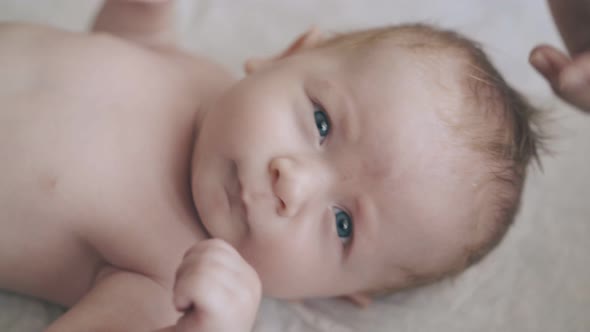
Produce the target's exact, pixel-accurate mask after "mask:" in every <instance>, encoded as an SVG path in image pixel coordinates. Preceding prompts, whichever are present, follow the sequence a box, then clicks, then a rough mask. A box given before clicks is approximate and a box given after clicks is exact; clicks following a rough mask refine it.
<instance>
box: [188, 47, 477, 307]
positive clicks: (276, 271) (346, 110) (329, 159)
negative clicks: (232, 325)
mask: <svg viewBox="0 0 590 332" xmlns="http://www.w3.org/2000/svg"><path fill="white" fill-rule="evenodd" d="M380 53H385V52H375V54H372V55H371V54H369V55H365V56H360V55H338V54H335V53H334V52H332V51H328V50H315V51H309V52H304V53H301V54H298V55H294V56H291V57H289V58H286V59H284V60H281V61H279V62H276V63H274V64H271V65H270V66H268V67H266V68H263V69H261V70H259V71H258V72H256V73H254V74H252V75H250V76H248V77H246V78H245V79H243V80H242V81H240V82H238V83H237V84H236V85H235V86H233V88H231V89H230V90H228V91H227V93H226V94H225V95H224V96H222V97H221V98H220V100H218V102H217V103H216V104H214V105H212V106H211V109H209V110H208V113H207V115H206V116H205V118H204V120H203V121H202V125H201V127H200V128H199V134H198V137H197V142H196V145H195V151H194V156H193V166H192V167H193V168H192V172H193V180H192V189H193V194H194V200H195V204H196V207H197V209H198V211H199V214H200V217H201V220H202V223H203V225H204V226H205V228H206V229H207V230H208V231H209V233H210V234H211V236H213V237H218V238H222V239H224V240H226V241H228V242H229V243H231V244H232V245H234V246H235V247H236V248H237V249H238V251H239V252H240V253H241V254H242V255H243V257H244V258H245V259H246V260H247V261H248V262H249V263H250V264H251V265H252V266H253V267H254V268H255V269H256V270H257V272H258V273H259V275H260V277H261V280H262V284H263V288H264V292H265V294H267V295H270V296H276V297H282V298H304V297H315V296H335V295H346V294H352V293H355V292H360V291H363V290H367V289H374V288H380V287H384V286H393V287H403V286H404V285H407V284H408V283H409V281H410V279H411V278H412V277H413V276H414V275H416V274H422V273H431V272H436V271H439V270H444V269H445V268H446V267H448V266H449V265H450V264H452V263H453V262H455V260H456V259H457V258H458V257H460V256H462V255H464V254H465V252H464V245H465V238H466V237H468V236H469V229H470V228H469V227H468V224H469V222H468V221H467V220H470V218H471V217H472V209H471V208H470V206H472V205H473V195H472V190H471V183H472V179H471V178H468V177H469V176H468V175H465V174H464V171H465V170H466V169H468V167H467V166H466V165H467V164H468V163H469V162H470V161H469V160H468V159H469V157H468V155H463V154H462V153H460V152H459V151H460V150H462V149H460V148H459V145H460V144H459V143H458V142H457V140H456V139H455V138H454V137H455V136H456V135H454V134H453V133H452V132H451V130H450V129H449V128H448V125H447V124H446V123H444V122H443V121H442V120H441V118H440V114H441V112H442V113H444V112H447V113H449V114H452V113H453V112H454V111H453V110H456V109H457V108H459V107H461V100H462V92H461V91H460V90H461V89H460V88H459V87H458V84H457V83H456V82H455V79H456V75H453V74H456V73H455V72H454V70H455V69H456V68H455V67H454V66H453V65H452V61H451V60H448V61H435V62H433V61H430V62H429V61H424V59H421V57H420V56H418V55H417V54H415V53H413V52H411V51H408V50H404V49H393V50H391V49H390V50H389V51H388V52H386V53H387V54H380Z"/></svg>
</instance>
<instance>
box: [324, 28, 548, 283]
mask: <svg viewBox="0 0 590 332" xmlns="http://www.w3.org/2000/svg"><path fill="white" fill-rule="evenodd" d="M383 42H392V43H393V44H395V45H396V46H402V47H407V48H408V49H412V50H416V51H417V52H426V54H429V55H431V56H438V55H444V54H446V55H452V56H454V57H457V58H461V59H463V60H465V61H464V63H465V65H464V66H463V67H464V68H463V69H464V72H463V76H462V77H463V79H461V85H462V86H463V88H464V91H465V93H464V95H465V96H466V102H467V103H468V105H469V106H470V107H467V110H466V111H464V112H461V113H460V114H459V115H460V119H447V120H448V121H447V122H448V123H449V124H450V125H451V126H452V127H453V128H454V129H456V132H457V133H458V135H459V136H460V137H462V141H463V142H465V143H466V144H467V146H469V147H470V148H471V150H472V151H475V152H477V153H479V154H481V155H482V156H483V157H484V158H485V160H486V161H488V162H489V164H490V171H489V177H488V180H487V183H485V186H484V187H486V186H487V188H493V189H492V191H493V192H492V195H491V196H492V201H491V202H485V203H484V204H485V205H486V206H485V207H481V210H485V211H487V212H485V215H484V214H482V216H479V217H480V218H478V219H480V221H478V223H479V224H480V225H476V226H475V227H478V228H479V229H483V231H482V232H483V236H482V237H481V239H479V240H477V241H474V242H473V243H471V244H469V245H467V247H466V250H465V256H464V257H463V258H462V259H460V260H459V261H460V263H458V264H456V266H453V267H450V268H449V270H447V271H441V273H440V274H437V275H414V276H412V277H410V279H411V280H409V281H408V285H407V286H408V287H411V286H416V285H421V284H425V283H429V282H432V281H435V280H438V279H441V278H443V277H446V276H449V275H455V274H458V273H459V272H461V271H463V270H464V269H465V268H467V267H468V266H471V265H473V264H475V263H477V262H479V261H480V260H481V259H482V258H483V257H485V256H486V255H487V254H488V253H489V252H490V251H492V249H494V248H495V247H496V246H497V245H498V244H499V243H500V241H501V240H502V239H503V238H504V235H505V234H506V232H507V230H508V229H509V227H510V225H511V224H512V223H513V221H514V219H515V216H516V214H517V211H518V209H519V207H520V199H521V195H522V189H523V185H524V180H525V177H526V174H527V168H528V165H529V164H530V163H531V162H532V161H536V162H537V164H539V165H540V162H539V150H541V148H542V147H543V144H542V143H543V135H542V134H541V131H540V129H539V128H540V126H539V124H540V123H539V121H540V119H539V118H540V116H539V115H540V114H541V112H540V111H539V110H538V109H536V108H535V107H533V106H532V105H531V104H530V103H529V102H528V101H527V100H526V99H525V98H524V97H523V96H522V95H521V94H519V93H518V92H517V91H516V90H515V89H513V88H512V87H511V86H510V85H509V84H508V83H507V82H506V81H505V80H504V79H503V78H502V76H501V75H500V73H499V72H498V70H496V68H495V67H494V66H493V65H492V63H491V61H490V60H489V59H488V57H487V56H486V54H485V53H484V52H483V50H482V48H481V46H480V45H479V44H478V43H476V42H474V41H472V40H470V39H468V38H466V37H465V36H462V35H460V34H458V33H457V32H454V31H448V30H443V29H438V28H435V27H433V26H429V25H424V24H408V25H397V26H389V27H382V28H375V29H368V30H362V31H355V32H350V33H344V34H338V35H335V36H333V37H332V38H329V39H327V40H326V41H324V42H323V43H322V44H321V45H319V47H320V48H335V49H340V50H341V51H347V50H349V51H350V50H366V49H370V48H371V47H374V46H376V45H378V44H381V43H383ZM433 51H434V52H433ZM490 119H493V120H492V121H489V120H490ZM490 206H491V209H489V207H490ZM490 210H491V212H489V211H490ZM378 293H382V289H381V290H379V291H378Z"/></svg>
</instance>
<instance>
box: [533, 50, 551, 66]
mask: <svg viewBox="0 0 590 332" xmlns="http://www.w3.org/2000/svg"><path fill="white" fill-rule="evenodd" d="M530 61H531V63H532V64H533V65H534V66H535V67H537V68H538V69H541V70H543V71H545V70H547V69H549V60H547V57H546V56H545V55H544V54H543V52H534V53H533V54H532V55H531V59H530Z"/></svg>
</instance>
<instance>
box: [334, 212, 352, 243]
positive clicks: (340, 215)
mask: <svg viewBox="0 0 590 332" xmlns="http://www.w3.org/2000/svg"><path fill="white" fill-rule="evenodd" d="M335 210H336V211H335V217H336V231H337V232H338V237H339V238H340V239H341V240H342V241H343V242H346V241H348V240H349V239H350V237H351V236H352V218H351V217H350V216H349V215H348V213H346V212H345V211H342V210H340V209H338V208H336V209H335Z"/></svg>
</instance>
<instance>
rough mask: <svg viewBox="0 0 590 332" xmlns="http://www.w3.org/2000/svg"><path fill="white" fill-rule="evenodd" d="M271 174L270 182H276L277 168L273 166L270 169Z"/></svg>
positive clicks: (277, 177) (277, 176)
mask: <svg viewBox="0 0 590 332" xmlns="http://www.w3.org/2000/svg"><path fill="white" fill-rule="evenodd" d="M271 176H272V183H276V182H277V180H278V179H279V169H278V168H273V169H272V171H271Z"/></svg>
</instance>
